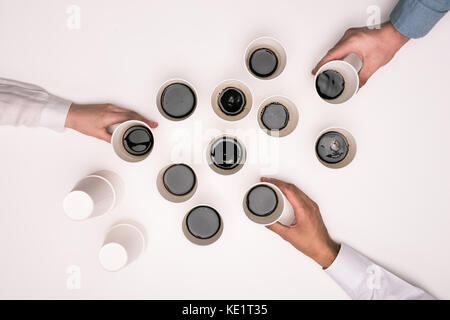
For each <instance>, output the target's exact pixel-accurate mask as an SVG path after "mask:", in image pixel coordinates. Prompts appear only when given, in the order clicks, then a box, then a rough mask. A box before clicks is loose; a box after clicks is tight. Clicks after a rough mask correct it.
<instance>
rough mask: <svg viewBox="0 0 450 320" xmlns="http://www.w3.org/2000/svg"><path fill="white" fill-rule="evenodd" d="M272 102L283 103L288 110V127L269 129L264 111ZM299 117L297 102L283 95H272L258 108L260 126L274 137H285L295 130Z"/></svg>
mask: <svg viewBox="0 0 450 320" xmlns="http://www.w3.org/2000/svg"><path fill="white" fill-rule="evenodd" d="M271 103H279V104H282V105H283V106H284V107H285V108H286V109H287V112H288V114H289V120H288V123H287V125H286V127H284V128H282V129H281V130H269V129H268V128H267V127H266V126H265V125H264V123H263V121H262V116H263V113H264V111H265V109H266V107H267V106H268V105H270V104H271ZM298 118H299V115H298V109H297V107H296V106H295V104H294V103H293V102H292V101H291V100H289V99H288V98H286V97H282V96H272V97H269V98H267V99H265V100H264V101H263V102H262V103H261V105H260V107H259V109H258V124H259V127H260V128H261V129H262V130H263V131H264V132H265V133H266V134H268V135H269V136H272V137H284V136H287V135H288V134H290V133H292V132H293V131H294V130H295V128H297V124H298Z"/></svg>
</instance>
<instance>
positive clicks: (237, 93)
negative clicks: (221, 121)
mask: <svg viewBox="0 0 450 320" xmlns="http://www.w3.org/2000/svg"><path fill="white" fill-rule="evenodd" d="M245 104H246V99H245V94H244V93H243V92H242V91H241V90H239V89H238V88H233V87H228V88H225V89H223V91H222V92H221V93H220V95H219V98H218V105H219V108H220V110H222V112H223V113H225V114H226V115H230V116H235V115H238V114H239V113H241V112H242V111H243V110H244V108H245Z"/></svg>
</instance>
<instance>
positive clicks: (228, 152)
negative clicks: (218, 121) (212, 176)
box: [206, 135, 246, 175]
mask: <svg viewBox="0 0 450 320" xmlns="http://www.w3.org/2000/svg"><path fill="white" fill-rule="evenodd" d="M206 160H207V162H208V165H209V166H210V168H211V169H213V170H214V171H215V172H217V173H219V174H222V175H230V174H233V173H236V172H238V171H239V170H241V168H242V167H243V166H244V163H245V160H246V150H245V146H244V145H243V144H242V142H241V141H239V140H238V138H236V137H234V136H230V135H220V136H218V137H215V138H214V139H212V141H211V142H210V143H209V145H208V148H207V150H206Z"/></svg>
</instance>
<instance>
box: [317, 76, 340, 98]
mask: <svg viewBox="0 0 450 320" xmlns="http://www.w3.org/2000/svg"><path fill="white" fill-rule="evenodd" d="M344 88H345V81H344V77H343V76H342V75H341V74H340V73H339V72H337V71H334V70H326V71H324V72H322V73H320V74H319V75H318V76H317V79H316V90H317V93H318V94H319V96H320V97H321V98H322V99H328V100H332V99H336V98H337V97H339V96H340V95H341V94H342V92H343V91H344Z"/></svg>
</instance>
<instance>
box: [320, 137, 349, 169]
mask: <svg viewBox="0 0 450 320" xmlns="http://www.w3.org/2000/svg"><path fill="white" fill-rule="evenodd" d="M348 151H349V144H348V141H347V139H346V138H345V136H344V135H343V134H341V133H339V132H336V131H329V132H326V133H324V134H323V135H322V136H320V138H319V140H318V141H317V144H316V153H317V155H318V156H319V158H320V159H321V160H322V161H324V162H326V163H338V162H340V161H342V160H344V159H345V157H346V156H347V154H348Z"/></svg>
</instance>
